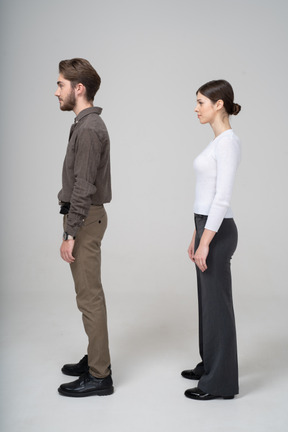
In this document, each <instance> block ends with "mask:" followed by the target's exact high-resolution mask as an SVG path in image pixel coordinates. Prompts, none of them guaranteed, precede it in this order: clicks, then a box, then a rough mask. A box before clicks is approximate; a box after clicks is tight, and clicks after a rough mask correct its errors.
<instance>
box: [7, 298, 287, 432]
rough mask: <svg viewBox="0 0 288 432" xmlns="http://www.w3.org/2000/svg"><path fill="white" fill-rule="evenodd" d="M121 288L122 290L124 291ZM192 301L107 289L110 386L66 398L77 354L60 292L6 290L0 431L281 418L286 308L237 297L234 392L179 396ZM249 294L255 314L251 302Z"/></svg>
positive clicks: (242, 425)
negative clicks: (99, 393)
mask: <svg viewBox="0 0 288 432" xmlns="http://www.w3.org/2000/svg"><path fill="white" fill-rule="evenodd" d="M127 295H128V293H127ZM192 299H193V301H194V300H195V298H194V297H192V296H191V298H190V297H189V295H188V299H187V302H185V301H183V293H180V292H176V293H175V295H174V298H173V300H172V298H171V296H165V292H164V291H158V292H155V295H154V296H153V295H149V296H148V297H147V296H145V292H144V290H141V291H138V292H137V293H136V292H135V293H134V295H133V293H132V292H130V293H129V304H128V302H127V301H125V293H124V294H123V292H118V293H117V292H113V293H107V303H108V312H109V327H110V346H111V355H112V368H113V378H114V384H115V393H114V395H112V396H108V397H96V396H94V397H89V398H82V399H73V398H65V397H62V396H60V395H58V393H57V388H58V386H59V384H61V383H62V382H67V381H69V380H70V377H67V376H64V375H62V373H61V372H60V368H61V366H62V364H63V363H65V362H73V361H78V360H79V359H80V358H81V357H82V355H83V354H84V353H85V344H86V339H85V337H84V336H83V330H82V323H81V318H80V316H79V313H78V311H77V309H76V307H75V304H74V296H73V295H71V293H70V292H68V290H64V292H63V291H60V290H59V293H57V291H56V290H53V291H52V292H45V293H43V292H40V291H38V292H35V291H34V292H32V291H31V292H30V293H29V292H28V293H27V292H25V294H24V293H22V294H19V293H17V294H16V293H14V294H13V293H12V292H11V293H10V294H8V293H7V294H6V295H5V298H4V299H3V302H2V306H3V304H4V306H5V307H4V308H3V309H4V310H3V313H2V325H1V333H2V355H1V420H0V422H1V427H0V430H1V432H40V431H41V432H65V431H69V432H75V431H80V430H81V431H85V432H90V431H91V432H92V431H103V432H104V431H109V432H113V431H117V432H142V431H143V432H144V431H145V432H147V431H153V432H154V431H155V432H156V431H157V432H158V431H165V432H166V431H171V432H172V431H173V432H174V431H179V432H180V431H181V432H186V431H193V430H195V431H201V432H206V431H221V432H223V431H224V432H225V431H227V432H228V431H229V432H230V431H233V432H234V431H235V432H237V431H241V432H242V431H243V432H244V431H251V432H258V431H259V432H266V431H267V432H268V431H269V432H270V431H273V432H278V431H279V432H282V431H283V432H284V431H286V430H287V425H288V415H287V411H288V404H287V402H288V397H287V392H288V386H287V384H288V373H287V372H288V361H287V360H288V350H287V338H286V337H285V335H287V328H286V327H287V315H286V305H285V304H282V305H281V302H279V300H277V299H275V301H272V300H271V299H265V298H264V299H263V298H262V299H249V303H248V302H245V305H244V303H243V301H244V299H241V297H238V298H236V310H237V327H238V343H239V363H240V394H239V396H238V397H237V398H235V399H234V400H228V401H224V400H222V399H221V400H220V399H219V400H213V401H209V402H198V401H192V400H189V399H186V398H185V397H184V395H183V393H184V391H185V389H186V388H189V387H194V385H195V382H194V381H188V380H185V379H183V378H182V377H181V376H180V372H181V370H182V369H185V368H189V367H192V366H193V365H194V364H195V363H196V361H197V360H198V355H197V328H196V326H197V316H196V315H195V314H196V307H195V304H194V303H193V305H192V304H191V303H192ZM256 300H257V304H258V309H257V312H256V313H255V311H253V310H252V307H251V309H249V304H250V301H251V302H252V303H253V302H255V301H256Z"/></svg>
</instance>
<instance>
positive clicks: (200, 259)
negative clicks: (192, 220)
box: [194, 243, 209, 273]
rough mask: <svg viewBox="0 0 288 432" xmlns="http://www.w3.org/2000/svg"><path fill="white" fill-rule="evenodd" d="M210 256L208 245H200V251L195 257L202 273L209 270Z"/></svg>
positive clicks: (198, 250) (197, 251)
mask: <svg viewBox="0 0 288 432" xmlns="http://www.w3.org/2000/svg"><path fill="white" fill-rule="evenodd" d="M208 254H209V246H208V245H201V243H200V245H199V247H198V249H197V250H196V252H195V255H194V262H195V264H196V265H197V267H198V268H199V269H200V270H201V271H202V273H203V272H204V271H205V270H207V268H208V267H207V264H206V259H207V256H208Z"/></svg>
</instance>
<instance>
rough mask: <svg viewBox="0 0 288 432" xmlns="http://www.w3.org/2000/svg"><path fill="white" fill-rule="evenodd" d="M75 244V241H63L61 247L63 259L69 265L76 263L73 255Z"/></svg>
mask: <svg viewBox="0 0 288 432" xmlns="http://www.w3.org/2000/svg"><path fill="white" fill-rule="evenodd" d="M74 243H75V240H63V242H62V245H61V247H60V254H61V257H62V259H63V260H64V261H66V262H67V263H69V264H71V263H72V262H74V261H75V258H74V257H73V255H72V252H73V248H74Z"/></svg>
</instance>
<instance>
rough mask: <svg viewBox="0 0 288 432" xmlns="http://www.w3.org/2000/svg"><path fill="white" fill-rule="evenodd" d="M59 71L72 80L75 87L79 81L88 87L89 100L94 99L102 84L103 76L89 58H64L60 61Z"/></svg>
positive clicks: (87, 95)
mask: <svg viewBox="0 0 288 432" xmlns="http://www.w3.org/2000/svg"><path fill="white" fill-rule="evenodd" d="M59 73H61V74H62V75H63V77H64V78H65V79H67V80H68V81H71V85H72V87H73V88H74V87H75V86H76V85H77V84H79V83H81V84H83V85H84V86H85V88H86V98H87V100H88V101H93V100H94V96H95V94H96V93H97V91H98V89H99V87H100V84H101V78H100V76H99V75H98V73H97V72H96V70H95V69H94V68H93V67H92V66H91V64H90V63H89V61H88V60H85V59H82V58H73V59H71V60H62V61H60V63H59Z"/></svg>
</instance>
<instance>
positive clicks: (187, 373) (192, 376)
mask: <svg viewBox="0 0 288 432" xmlns="http://www.w3.org/2000/svg"><path fill="white" fill-rule="evenodd" d="M181 375H182V376H183V377H184V378H187V379H190V380H199V379H200V378H201V375H199V374H197V373H195V372H194V369H189V370H184V371H183V372H181Z"/></svg>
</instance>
